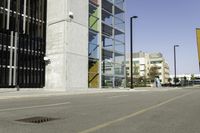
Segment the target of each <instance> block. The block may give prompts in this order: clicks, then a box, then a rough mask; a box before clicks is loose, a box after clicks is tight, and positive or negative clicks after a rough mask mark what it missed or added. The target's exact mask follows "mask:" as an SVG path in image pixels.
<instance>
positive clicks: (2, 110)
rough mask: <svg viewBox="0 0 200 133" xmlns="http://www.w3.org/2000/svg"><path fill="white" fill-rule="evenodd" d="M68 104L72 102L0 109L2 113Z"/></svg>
mask: <svg viewBox="0 0 200 133" xmlns="http://www.w3.org/2000/svg"><path fill="white" fill-rule="evenodd" d="M67 104H70V102H64V103H55V104H45V105H36V106H27V107H18V108H7V109H0V112H5V111H16V110H24V109H33V108H44V107H54V106H61V105H67Z"/></svg>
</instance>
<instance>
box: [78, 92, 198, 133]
mask: <svg viewBox="0 0 200 133" xmlns="http://www.w3.org/2000/svg"><path fill="white" fill-rule="evenodd" d="M193 93H196V92H189V93H186V94H183V95H180V96H176V97H173V98H171V99H168V100H166V101H163V102H161V103H159V104H156V105H153V106H150V107H148V108H145V109H142V110H140V111H137V112H134V113H132V114H129V115H126V116H123V117H120V118H118V119H115V120H111V121H108V122H105V123H102V124H100V125H97V126H95V127H92V128H89V129H86V130H83V131H80V132H79V133H92V132H94V131H97V130H100V129H102V128H106V127H108V126H110V125H112V124H115V123H118V122H121V121H125V120H127V119H130V118H132V117H135V116H138V115H141V114H144V113H145V112H148V111H150V110H153V109H156V108H158V107H161V106H163V105H166V104H168V103H171V102H173V101H175V100H178V99H181V98H183V97H185V96H188V95H191V94H193Z"/></svg>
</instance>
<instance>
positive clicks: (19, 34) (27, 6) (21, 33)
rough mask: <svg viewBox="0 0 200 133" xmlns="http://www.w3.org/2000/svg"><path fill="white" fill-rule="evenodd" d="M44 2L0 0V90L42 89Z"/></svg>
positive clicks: (44, 0) (44, 45) (44, 44)
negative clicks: (18, 88) (4, 88)
mask: <svg viewBox="0 0 200 133" xmlns="http://www.w3.org/2000/svg"><path fill="white" fill-rule="evenodd" d="M46 3H47V1H46V0H0V87H1V88H2V87H6V88H7V87H15V86H19V87H21V88H23V87H26V88H30V87H33V88H35V87H37V88H40V87H44V84H45V78H44V77H45V63H44V56H45V48H46Z"/></svg>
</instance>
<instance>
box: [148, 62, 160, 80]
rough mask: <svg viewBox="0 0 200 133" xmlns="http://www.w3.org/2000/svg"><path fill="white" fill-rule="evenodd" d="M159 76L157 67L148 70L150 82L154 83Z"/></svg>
mask: <svg viewBox="0 0 200 133" xmlns="http://www.w3.org/2000/svg"><path fill="white" fill-rule="evenodd" d="M157 76H159V72H158V66H156V65H154V66H152V67H151V68H150V69H149V78H150V80H151V82H154V79H155V78H156V77H157Z"/></svg>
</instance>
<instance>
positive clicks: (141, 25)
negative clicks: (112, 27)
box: [126, 0, 200, 74]
mask: <svg viewBox="0 0 200 133" xmlns="http://www.w3.org/2000/svg"><path fill="white" fill-rule="evenodd" d="M134 15H136V16H138V17H139V18H138V19H137V20H136V21H135V22H134V38H133V39H134V42H133V43H134V44H133V45H134V46H133V47H134V52H138V51H144V52H148V53H151V52H161V53H162V54H163V56H164V58H165V59H166V61H167V62H168V64H169V66H170V73H171V74H173V73H174V67H173V65H174V63H173V62H174V60H173V59H174V58H173V45H176V44H179V45H180V47H179V48H177V49H176V51H177V74H190V73H199V66H198V53H197V43H196V32H195V29H196V28H197V27H199V28H200V0H126V43H127V52H129V51H130V50H129V44H130V41H129V40H130V37H129V36H130V34H129V33H130V29H129V27H130V26H129V25H130V22H129V18H130V17H131V16H134Z"/></svg>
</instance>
